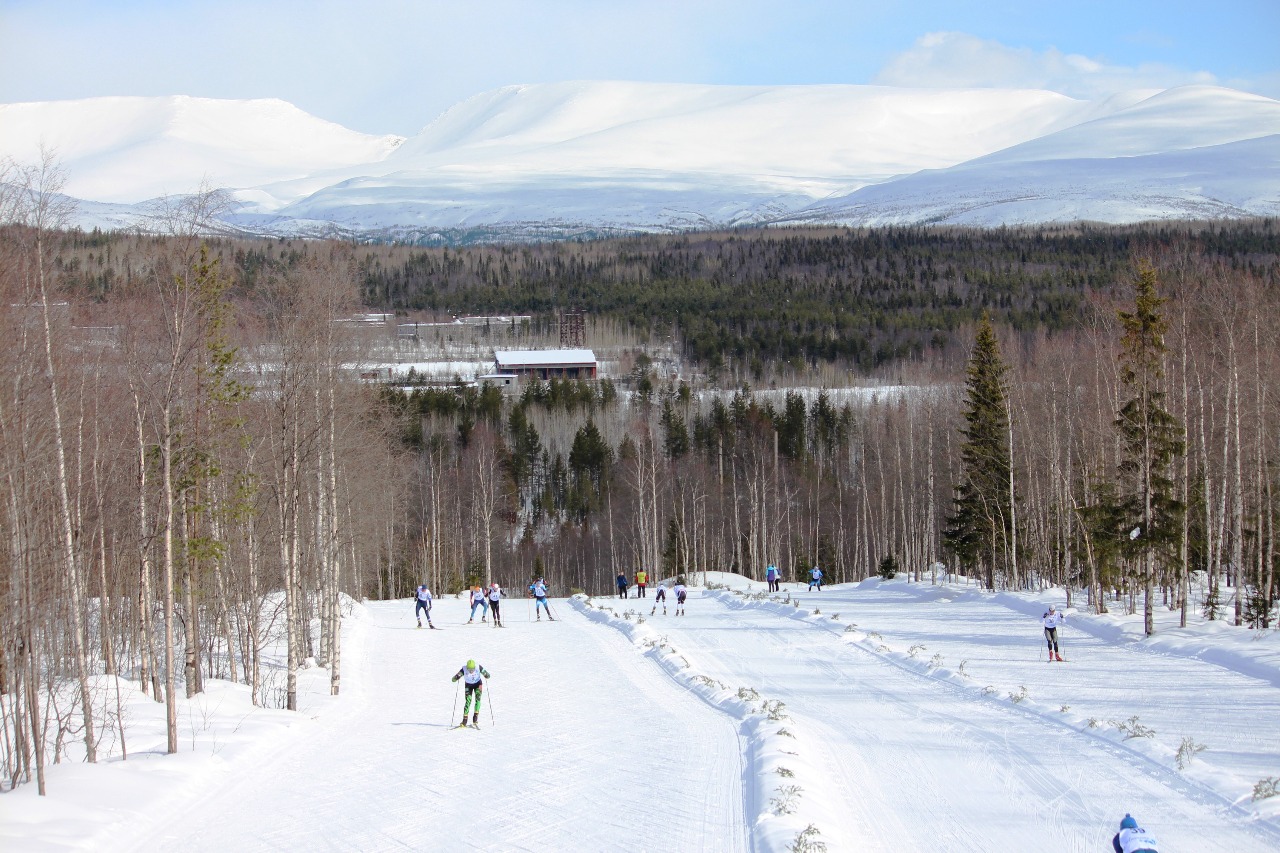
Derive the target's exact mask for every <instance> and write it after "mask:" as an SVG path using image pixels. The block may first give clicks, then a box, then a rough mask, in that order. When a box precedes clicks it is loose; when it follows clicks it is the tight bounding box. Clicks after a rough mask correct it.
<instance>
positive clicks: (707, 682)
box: [693, 675, 724, 690]
mask: <svg viewBox="0 0 1280 853" xmlns="http://www.w3.org/2000/svg"><path fill="white" fill-rule="evenodd" d="M693 683H694V684H702V685H704V686H706V687H711V688H714V689H716V690H723V689H724V685H723V684H722V683H720V682H719V681H716V680H715V679H714V678H711V677H709V676H706V675H695V676H694V677H693Z"/></svg>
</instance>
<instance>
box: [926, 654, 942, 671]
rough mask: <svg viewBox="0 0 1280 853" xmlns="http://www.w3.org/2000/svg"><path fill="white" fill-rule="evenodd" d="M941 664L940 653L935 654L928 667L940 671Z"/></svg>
mask: <svg viewBox="0 0 1280 853" xmlns="http://www.w3.org/2000/svg"><path fill="white" fill-rule="evenodd" d="M942 663H943V661H942V652H937V653H935V654H934V656H933V658H932V659H931V660H930V661H929V666H931V667H933V668H934V669H941V668H942Z"/></svg>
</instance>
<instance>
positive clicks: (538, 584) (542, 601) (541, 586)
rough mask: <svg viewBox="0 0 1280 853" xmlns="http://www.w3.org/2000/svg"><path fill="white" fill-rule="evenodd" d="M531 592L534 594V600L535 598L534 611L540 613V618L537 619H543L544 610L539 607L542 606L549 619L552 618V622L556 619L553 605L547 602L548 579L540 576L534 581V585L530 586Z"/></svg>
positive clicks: (539, 620)
mask: <svg viewBox="0 0 1280 853" xmlns="http://www.w3.org/2000/svg"><path fill="white" fill-rule="evenodd" d="M529 594H530V595H532V596H533V600H534V605H533V612H534V613H536V614H537V615H538V618H537V620H536V621H538V622H541V621H542V610H539V609H538V608H540V607H541V608H543V609H545V610H546V611H547V618H548V619H550V620H551V621H552V622H554V621H556V617H554V616H552V615H551V605H549V604H547V584H546V581H544V580H543V579H542V578H538V579H537V580H536V581H534V582H533V585H532V586H530V587H529Z"/></svg>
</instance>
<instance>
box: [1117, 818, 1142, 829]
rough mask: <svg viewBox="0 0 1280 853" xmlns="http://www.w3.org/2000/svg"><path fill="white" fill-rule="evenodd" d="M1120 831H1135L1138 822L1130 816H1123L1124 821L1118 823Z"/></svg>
mask: <svg viewBox="0 0 1280 853" xmlns="http://www.w3.org/2000/svg"><path fill="white" fill-rule="evenodd" d="M1120 828H1121V829H1137V828H1138V822H1137V821H1136V820H1134V819H1133V816H1132V815H1125V816H1124V820H1122V821H1120Z"/></svg>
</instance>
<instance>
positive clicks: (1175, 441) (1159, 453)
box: [1116, 260, 1186, 636]
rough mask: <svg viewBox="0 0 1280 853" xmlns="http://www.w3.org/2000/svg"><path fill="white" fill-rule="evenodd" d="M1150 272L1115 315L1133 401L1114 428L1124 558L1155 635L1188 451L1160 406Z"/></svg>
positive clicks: (1160, 343)
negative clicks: (1180, 466) (1180, 464)
mask: <svg viewBox="0 0 1280 853" xmlns="http://www.w3.org/2000/svg"><path fill="white" fill-rule="evenodd" d="M1156 287H1157V281H1156V271H1155V268H1154V267H1152V266H1151V264H1150V262H1149V261H1146V260H1143V261H1142V262H1141V263H1139V265H1138V280H1137V282H1136V283H1135V291H1136V293H1135V299H1134V310H1133V311H1119V312H1117V315H1118V316H1119V318H1120V325H1121V327H1122V328H1123V329H1124V335H1123V336H1122V337H1121V340H1120V379H1121V381H1122V382H1124V384H1125V386H1126V387H1127V388H1128V390H1129V391H1130V393H1131V394H1132V395H1133V396H1132V397H1131V398H1130V399H1129V401H1128V402H1126V403H1125V404H1124V405H1123V406H1121V408H1120V412H1119V415H1118V416H1117V418H1116V430H1117V432H1118V433H1119V436H1120V446H1121V449H1120V454H1121V455H1120V465H1119V474H1120V481H1121V487H1122V489H1123V490H1124V492H1123V506H1124V508H1125V514H1126V525H1128V524H1132V525H1133V527H1132V528H1131V529H1132V531H1133V533H1132V534H1131V538H1130V539H1129V548H1128V550H1129V552H1130V553H1129V556H1131V557H1132V558H1133V559H1135V560H1136V561H1137V562H1138V564H1139V568H1140V571H1141V573H1142V580H1143V591H1144V602H1143V625H1144V628H1145V630H1146V633H1147V636H1150V635H1151V634H1153V633H1155V623H1154V615H1153V607H1154V599H1155V579H1156V564H1157V562H1163V563H1165V564H1166V565H1167V564H1169V563H1171V562H1175V561H1176V560H1177V559H1178V557H1177V553H1176V550H1177V543H1178V541H1179V536H1180V533H1181V528H1180V524H1181V521H1182V513H1183V509H1184V508H1183V506H1182V503H1181V502H1180V501H1179V500H1178V499H1177V498H1176V497H1175V491H1174V482H1173V474H1172V471H1173V468H1172V465H1173V461H1174V459H1176V458H1178V457H1179V456H1181V455H1182V454H1183V453H1184V452H1185V451H1186V446H1185V442H1184V440H1183V428H1182V424H1181V423H1180V422H1179V421H1178V419H1177V418H1176V417H1174V416H1173V415H1172V414H1171V413H1170V412H1169V411H1168V410H1166V409H1165V408H1164V407H1163V405H1162V404H1163V402H1164V392H1163V391H1161V390H1160V385H1161V382H1162V381H1163V380H1164V355H1165V353H1166V352H1167V348H1166V347H1165V343H1164V335H1165V331H1166V330H1167V324H1166V323H1165V321H1164V316H1163V315H1162V314H1161V313H1160V306H1161V305H1163V304H1164V302H1165V300H1164V299H1163V298H1161V297H1160V296H1159V295H1157V293H1156Z"/></svg>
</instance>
